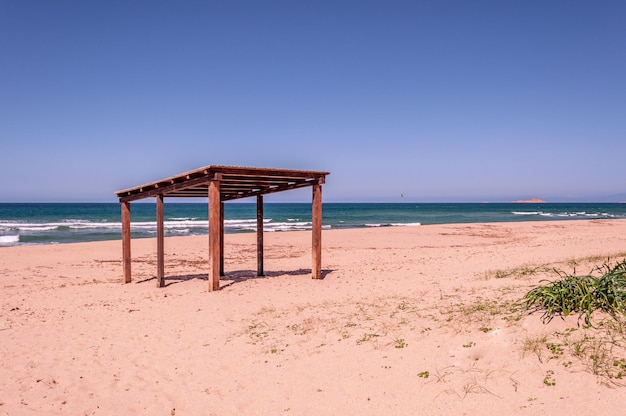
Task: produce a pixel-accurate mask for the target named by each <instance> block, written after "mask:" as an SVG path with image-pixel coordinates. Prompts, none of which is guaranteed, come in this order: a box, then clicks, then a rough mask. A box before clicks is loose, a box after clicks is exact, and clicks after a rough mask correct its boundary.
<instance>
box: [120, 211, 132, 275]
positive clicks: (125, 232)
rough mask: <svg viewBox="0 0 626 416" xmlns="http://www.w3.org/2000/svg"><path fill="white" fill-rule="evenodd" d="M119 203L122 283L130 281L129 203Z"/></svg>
mask: <svg viewBox="0 0 626 416" xmlns="http://www.w3.org/2000/svg"><path fill="white" fill-rule="evenodd" d="M120 205H121V207H122V264H123V265H124V283H130V281H131V256H130V203H129V202H122V203H121V204H120Z"/></svg>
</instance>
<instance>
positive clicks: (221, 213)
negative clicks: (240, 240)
mask: <svg viewBox="0 0 626 416" xmlns="http://www.w3.org/2000/svg"><path fill="white" fill-rule="evenodd" d="M220 224H221V225H220V277H223V276H224V203H223V202H221V203H220Z"/></svg>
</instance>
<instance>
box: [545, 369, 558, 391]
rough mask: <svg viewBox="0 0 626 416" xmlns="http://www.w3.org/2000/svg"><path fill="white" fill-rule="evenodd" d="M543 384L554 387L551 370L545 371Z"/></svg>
mask: <svg viewBox="0 0 626 416" xmlns="http://www.w3.org/2000/svg"><path fill="white" fill-rule="evenodd" d="M543 384H545V385H546V386H549V387H552V386H556V380H555V379H554V371H552V370H548V371H546V376H545V377H544V378H543Z"/></svg>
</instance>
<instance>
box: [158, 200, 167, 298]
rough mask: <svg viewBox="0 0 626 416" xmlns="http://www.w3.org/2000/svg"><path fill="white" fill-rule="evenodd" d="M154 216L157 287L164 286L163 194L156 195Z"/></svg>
mask: <svg viewBox="0 0 626 416" xmlns="http://www.w3.org/2000/svg"><path fill="white" fill-rule="evenodd" d="M156 217H157V287H163V286H165V249H164V242H163V240H164V237H165V230H164V227H163V217H164V211H163V195H157V197H156Z"/></svg>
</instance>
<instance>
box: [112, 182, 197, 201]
mask: <svg viewBox="0 0 626 416" xmlns="http://www.w3.org/2000/svg"><path fill="white" fill-rule="evenodd" d="M208 181H209V178H208V177H200V178H195V179H189V180H187V181H185V182H180V183H173V184H171V185H168V186H161V187H158V186H156V184H150V185H146V186H145V187H144V188H143V189H139V188H138V189H134V190H129V191H124V192H122V193H121V194H118V196H119V198H120V201H122V202H131V201H135V200H138V199H143V198H149V197H153V196H157V195H166V194H168V193H170V192H176V191H182V190H185V189H187V188H192V187H194V186H198V185H202V184H206V183H207V182H208Z"/></svg>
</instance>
